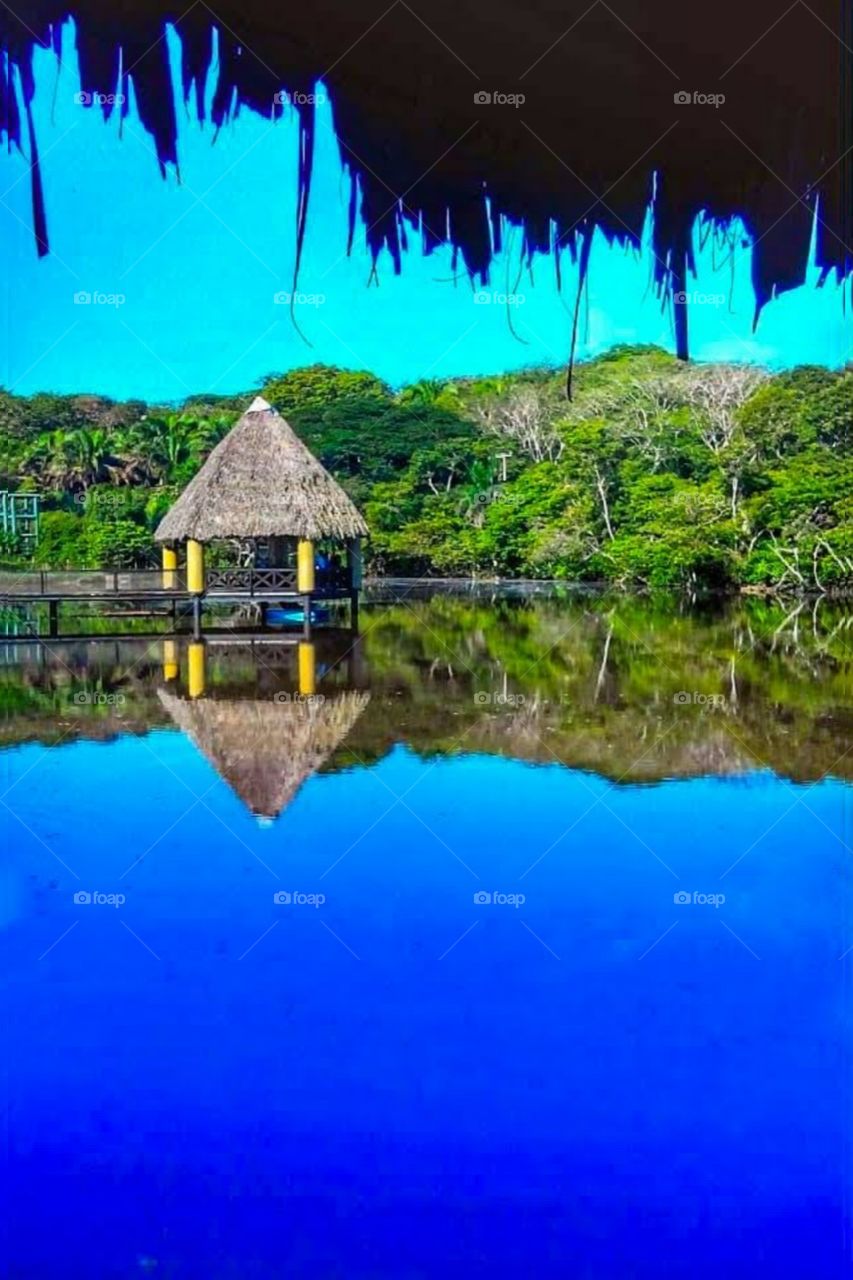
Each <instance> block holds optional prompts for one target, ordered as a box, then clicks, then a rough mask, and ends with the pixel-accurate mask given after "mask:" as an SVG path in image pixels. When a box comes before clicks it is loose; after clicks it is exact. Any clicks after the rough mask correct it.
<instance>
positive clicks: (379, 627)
mask: <svg viewBox="0 0 853 1280" xmlns="http://www.w3.org/2000/svg"><path fill="white" fill-rule="evenodd" d="M364 617H365V625H364V634H363V640H362V644H363V649H364V657H365V668H366V673H367V680H368V684H369V688H370V691H371V700H370V704H369V706H368V707H367V709H366V710H365V712H364V714H363V716H362V717H361V719H360V720H359V721H358V724H357V725H356V726H355V728H354V729H353V732H352V733H351V734H350V736H349V738H348V739H347V742H346V744H345V745H344V746H343V747H342V748H341V749H340V750H339V751H338V752H337V753H336V754H335V756H333V757H332V759H331V760H330V761H329V762H328V764H327V765H325V766H324V768H326V769H335V768H340V767H342V766H346V765H353V766H355V767H359V766H360V765H361V764H362V763H364V762H369V761H371V760H375V759H378V758H381V757H382V756H383V755H384V754H385V753H386V752H387V751H388V750H390V749H391V748H392V747H393V746H394V745H395V744H397V743H400V742H403V743H407V744H408V745H410V746H411V747H412V749H413V750H415V751H417V752H419V753H421V754H423V755H425V756H430V755H433V754H435V755H441V754H460V753H463V752H471V751H480V752H485V753H490V754H496V755H501V756H505V757H508V758H516V759H522V760H526V761H530V762H535V763H541V764H554V763H556V762H560V763H562V764H565V765H569V766H572V767H578V768H586V769H592V770H595V771H597V772H600V773H602V774H605V775H606V776H608V777H610V778H613V779H620V780H621V779H624V780H625V781H626V782H632V781H633V782H638V781H656V780H659V779H662V778H665V777H690V776H695V775H698V774H703V773H710V774H721V775H722V774H732V773H741V772H746V771H748V770H751V769H757V768H761V767H765V766H769V767H771V768H773V769H774V770H776V771H777V772H779V773H780V774H784V775H787V776H791V777H794V778H802V779H812V778H816V777H819V776H821V775H822V774H823V773H825V772H831V773H835V774H837V775H838V776H843V777H851V776H853V753H851V755H848V756H846V757H845V756H843V755H842V753H843V752H844V751H845V749H846V746H847V744H848V742H849V741H851V740H853V739H851V730H853V712H851V710H850V708H851V706H853V697H851V694H853V689H851V683H853V682H852V681H851V670H852V669H853V668H852V667H851V638H853V637H852V636H851V633H853V612H851V611H849V610H846V611H845V610H844V609H842V608H841V607H840V606H836V605H833V604H831V603H830V602H828V601H826V600H824V601H822V602H819V603H818V604H814V605H812V604H807V603H805V602H801V603H799V604H798V605H797V606H796V607H795V608H792V607H791V606H790V602H786V603H785V604H784V605H780V604H777V603H774V602H773V601H769V600H765V599H763V598H762V599H758V598H756V599H749V600H746V601H742V602H738V603H736V604H733V605H729V606H726V607H725V608H723V609H721V610H718V611H708V612H704V613H702V612H697V611H692V612H691V611H687V610H682V609H678V608H674V607H673V605H672V603H671V602H666V603H656V602H655V601H653V600H650V599H637V598H625V597H622V596H620V597H618V598H614V597H611V598H600V597H593V596H589V597H585V598H582V599H578V598H577V597H575V598H567V599H565V600H563V601H559V600H556V599H539V600H518V601H510V600H507V599H497V600H488V599H480V598H477V597H476V596H465V597H447V596H444V597H441V596H436V597H434V598H432V599H429V600H409V598H408V597H407V598H406V600H405V601H404V602H402V603H397V604H392V605H390V606H388V607H382V608H376V609H367V610H365V615H364ZM107 648H108V646H104V651H106V649H107ZM224 652H227V654H228V655H229V656H228V657H227V660H226V658H225V657H224V656H223V657H219V658H216V659H215V660H213V659H212V660H211V669H210V673H209V675H210V679H209V684H210V687H211V689H212V690H213V691H214V695H216V694H217V693H221V692H222V690H223V689H227V690H228V691H229V695H233V696H241V693H242V696H255V697H257V696H272V695H271V690H272V689H273V688H274V687H278V686H277V685H276V681H277V680H278V679H279V675H278V674H277V673H276V672H274V671H272V670H271V669H269V664H268V663H266V664H265V662H260V661H257V660H256V659H255V657H253V656H252V655H242V656H239V657H238V655H237V654H236V653H234V652H232V650H231V649H228V650H226V651H224ZM137 656H138V655H137ZM155 658H156V655H153V656H150V657H149V659H148V661H147V662H144V663H141V664H140V665H135V664H134V662H133V660H132V658H131V657H129V656H128V655H121V661H119V658H118V657H117V656H115V655H114V656H113V657H112V659H108V658H107V657H106V656H104V657H103V658H102V660H101V662H102V665H101V666H100V667H98V668H96V667H95V666H94V665H93V663H94V659H93V658H92V656H91V654H90V655H89V656H88V657H85V656H81V660H80V664H79V665H78V664H69V665H70V666H71V667H72V669H70V670H69V669H68V668H67V667H66V668H63V667H61V666H60V667H58V668H57V669H56V670H49V671H46V672H45V673H43V674H42V675H38V674H35V673H32V672H31V673H30V674H29V675H27V676H26V677H24V676H21V675H20V674H15V673H14V672H13V671H11V670H10V671H8V672H7V673H6V674H5V675H4V676H3V678H2V680H0V736H2V740H3V741H4V742H6V743H10V742H16V741H22V740H25V739H27V738H41V740H43V741H56V740H58V739H59V738H60V737H63V740H64V741H69V740H72V739H73V738H74V737H76V736H81V735H88V736H105V735H106V734H109V733H125V732H140V731H144V730H145V729H146V728H150V727H153V726H155V725H159V724H161V723H162V720H163V716H162V710H161V708H160V706H159V703H158V701H157V698H156V692H155V690H156V681H157V679H158V668H157V667H156V666H154V665H153V663H154V661H155ZM128 672H130V674H128ZM323 679H324V680H326V681H327V682H337V687H341V688H344V687H346V682H345V677H344V673H343V671H338V672H336V671H335V670H332V671H330V672H329V673H328V674H326V675H324V677H323ZM86 688H90V689H91V688H100V689H104V690H117V689H120V690H121V691H122V693H123V694H124V702H123V705H122V708H121V715H120V716H115V715H113V714H112V713H110V712H108V711H104V710H100V711H98V712H97V713H96V712H95V711H93V710H90V709H89V708H85V707H84V708H80V707H79V706H77V705H76V704H75V702H74V694H75V692H76V691H78V690H81V689H86ZM679 694H683V695H686V698H687V701H683V700H679V698H678V695H679ZM476 695H480V700H478V699H477V697H476ZM483 695H486V700H485V701H484V700H482V697H483ZM69 724H71V725H76V727H73V728H71V729H69V728H68V726H69ZM63 735H64V736H63Z"/></svg>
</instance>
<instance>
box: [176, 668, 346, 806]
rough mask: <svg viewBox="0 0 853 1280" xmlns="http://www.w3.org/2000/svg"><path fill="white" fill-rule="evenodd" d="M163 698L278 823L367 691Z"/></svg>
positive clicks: (217, 765) (246, 796)
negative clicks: (290, 696)
mask: <svg viewBox="0 0 853 1280" xmlns="http://www.w3.org/2000/svg"><path fill="white" fill-rule="evenodd" d="M158 696H159V698H160V701H161V703H162V704H163V706H164V708H165V709H166V711H167V712H168V713H169V715H170V716H171V718H172V720H173V721H174V722H175V724H176V725H177V727H178V728H179V729H180V730H181V732H182V733H185V734H186V735H187V737H188V738H190V739H191V740H192V742H193V743H194V744H195V746H196V747H197V749H198V750H199V751H200V752H201V754H202V755H203V756H204V757H205V758H206V759H207V761H208V762H209V763H210V764H211V765H212V766H213V768H214V769H215V770H216V772H217V773H218V774H219V775H220V777H221V778H223V779H224V781H225V782H227V783H228V785H229V786H230V787H231V789H232V791H234V792H236V794H237V795H238V796H239V797H240V799H241V800H242V801H243V804H244V805H246V807H247V808H248V809H250V810H251V812H252V813H254V814H255V815H256V816H257V817H259V818H275V817H277V816H278V815H279V814H280V813H281V811H282V809H284V807H285V806H286V805H288V804H289V803H290V802H291V800H293V798H294V797H295V795H296V793H297V792H298V791H299V789H300V787H302V785H303V784H304V783H305V782H307V780H308V779H309V778H310V777H311V776H312V775H313V774H314V773H316V772H317V770H318V769H320V768H321V767H322V766H323V765H324V764H325V763H326V761H327V760H328V759H329V757H330V756H331V755H332V754H333V752H334V751H336V750H337V748H338V747H339V746H340V745H341V743H342V742H343V741H344V739H345V738H346V736H347V734H348V733H349V732H350V730H351V729H352V728H353V725H354V724H355V722H356V721H357V720H358V718H359V716H360V715H361V713H362V712H363V711H364V708H365V707H366V706H367V704H368V702H369V701H370V694H369V693H368V692H366V691H361V690H345V691H342V692H340V693H336V694H332V695H330V696H328V697H325V698H309V699H297V698H293V699H291V700H289V701H284V702H281V701H278V700H276V699H275V698H270V699H267V700H266V701H262V700H260V699H236V698H229V699H216V698H198V699H196V700H195V701H190V700H189V699H186V698H180V697H178V696H177V694H174V693H171V692H169V691H168V690H167V689H160V690H158Z"/></svg>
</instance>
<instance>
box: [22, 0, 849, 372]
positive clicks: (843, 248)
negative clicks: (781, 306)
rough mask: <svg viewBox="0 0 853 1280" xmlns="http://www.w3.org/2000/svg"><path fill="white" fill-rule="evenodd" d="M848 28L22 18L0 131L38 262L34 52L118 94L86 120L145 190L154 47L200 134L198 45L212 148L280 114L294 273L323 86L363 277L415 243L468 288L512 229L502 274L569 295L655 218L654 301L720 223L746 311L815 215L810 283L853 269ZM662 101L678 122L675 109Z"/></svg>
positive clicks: (475, 12)
mask: <svg viewBox="0 0 853 1280" xmlns="http://www.w3.org/2000/svg"><path fill="white" fill-rule="evenodd" d="M15 7H18V6H15ZM850 9H851V6H850V5H849V3H848V0H809V4H808V5H806V4H805V3H802V2H801V0H797V2H796V3H794V4H793V5H792V6H791V7H790V8H787V7H786V5H785V4H784V3H780V0H750V2H749V3H748V4H744V3H743V2H742V0H714V2H713V3H708V4H698V3H690V2H689V0H613V3H605V0H595V2H594V3H593V4H592V5H590V4H589V0H559V2H555V0H525V3H524V4H522V3H519V2H517V0H516V2H514V3H507V2H506V0H503V2H496V0H452V3H451V2H450V0H413V2H412V3H411V4H410V3H408V0H394V2H393V3H392V4H391V5H390V7H389V6H388V4H387V3H386V0H346V3H344V0H312V3H311V4H310V5H291V4H287V5H285V4H282V3H276V2H273V0H217V3H216V5H215V6H213V7H211V6H208V5H207V4H206V3H204V0H197V2H196V3H194V4H192V5H191V6H185V5H184V4H183V3H181V4H179V5H177V6H175V5H171V4H168V3H164V2H163V0H135V3H134V4H133V5H132V6H121V5H115V4H107V3H104V2H103V0H101V2H100V3H94V0H79V2H78V3H76V4H72V5H66V4H62V3H51V2H50V0H32V3H28V5H27V7H26V13H25V14H23V11H21V12H22V14H23V16H24V17H25V19H26V21H25V22H22V21H21V20H20V19H18V18H16V17H15V16H14V15H13V14H12V12H11V9H9V8H7V7H5V6H4V7H3V8H2V10H0V41H2V44H3V47H4V48H5V49H6V50H7V51H8V57H7V59H6V60H5V65H4V67H3V73H4V76H5V93H4V94H3V100H2V107H0V109H2V112H3V115H2V119H0V127H2V130H3V131H4V132H5V134H6V135H7V137H8V138H9V139H11V140H12V141H13V142H14V143H15V144H17V145H19V146H21V148H22V149H23V150H24V151H25V152H26V153H27V154H28V155H29V156H30V158H31V161H32V166H31V167H32V184H33V198H34V210H35V213H34V224H35V234H36V240H37V244H38V247H39V250H40V252H47V251H48V248H49V237H48V227H47V223H46V218H45V210H44V207H43V199H42V192H41V176H40V172H39V165H38V149H37V142H38V140H37V138H36V137H35V134H34V130H33V125H32V113H31V102H32V97H33V92H34V85H33V77H32V53H33V48H34V45H35V43H36V42H37V41H38V42H41V43H43V44H45V45H49V44H51V43H53V44H54V45H55V47H57V48H58V45H59V34H58V24H61V23H62V22H63V21H64V20H66V19H67V18H68V17H73V19H74V20H75V22H76V24H77V39H78V55H79V63H80V73H81V78H82V87H83V89H84V91H86V92H88V93H90V94H92V95H94V94H96V93H98V94H105V95H110V94H116V93H123V94H124V97H125V103H124V106H123V107H119V108H110V106H109V104H105V105H104V107H103V109H104V111H105V112H109V111H110V110H111V109H119V110H124V111H126V110H127V103H128V98H129V94H128V87H129V86H128V77H129V78H130V80H132V82H133V91H134V94H135V97H136V101H137V104H138V108H139V112H140V115H141V118H142V122H143V124H144V125H145V126H146V128H147V129H148V130H149V131H150V133H151V135H152V137H153V139H154V141H155V144H156V148H157V153H158V155H159V158H160V163H161V167H162V168H163V170H164V172H165V170H166V167H167V166H169V165H177V164H178V163H179V156H178V153H177V130H176V112H177V111H178V110H183V104H180V103H176V102H175V101H174V96H173V91H172V83H171V78H170V73H169V65H168V59H167V48H166V42H165V40H164V39H163V35H164V30H165V27H164V24H165V23H166V22H170V23H173V24H174V26H175V29H176V30H177V33H178V35H179V37H180V40H181V44H182V73H183V94H184V97H185V99H186V100H187V101H188V102H189V103H190V105H191V109H192V110H194V111H196V112H198V113H199V114H201V115H203V113H204V105H203V96H204V95H203V84H204V80H205V77H206V75H207V72H208V70H209V68H210V66H211V62H212V58H213V50H214V36H213V28H214V27H216V29H217V31H218V40H219V50H218V60H219V80H218V84H217V87H216V91H215V94H214V97H213V106H212V113H211V114H212V125H213V126H214V128H216V127H218V126H220V125H221V124H222V123H223V122H224V121H225V120H227V119H228V118H229V117H230V116H231V115H232V114H233V111H234V109H235V105H236V104H237V103H240V104H244V105H246V106H248V107H250V108H251V109H253V110H255V111H257V112H259V113H261V114H263V115H265V116H268V117H274V116H275V115H277V114H280V113H281V112H282V111H284V110H290V109H291V107H292V109H295V110H296V111H297V112H298V114H299V118H300V126H301V143H300V156H299V172H298V174H297V175H295V177H296V180H297V181H298V183H299V192H300V199H299V203H298V215H297V220H298V225H297V227H296V230H295V233H296V237H297V262H298V250H299V248H300V247H301V243H302V236H303V234H304V227H305V218H306V215H307V208H308V200H309V193H310V184H311V168H312V157H313V143H314V121H315V110H316V107H315V104H314V103H313V102H312V101H311V95H312V92H313V91H314V89H315V87H316V85H317V83H318V81H319V80H321V79H322V81H323V83H324V84H325V86H326V89H327V90H328V92H329V93H330V95H331V102H332V108H333V112H334V121H335V127H336V130H337V134H338V137H339V140H340V144H341V153H342V158H343V161H344V163H345V164H346V165H347V166H348V168H349V171H350V174H351V177H352V199H351V203H350V228H351V234H352V230H353V229H354V227H355V225H356V222H357V219H358V217H359V216H361V218H363V220H364V224H365V225H366V227H367V237H368V241H369V244H370V247H371V249H372V251H373V253H374V255H376V254H378V252H379V251H380V249H382V248H383V247H387V249H388V250H389V251H390V253H391V255H392V257H393V260H394V262H395V264H396V265H397V267H398V268H399V264H400V254H401V249H402V248H404V247H405V243H406V236H407V234H409V235H411V234H412V231H413V229H416V233H417V234H419V235H422V237H423V241H424V244H425V247H426V248H427V249H428V250H429V249H432V248H434V247H435V246H436V245H437V244H439V243H444V242H447V241H449V242H450V243H452V244H453V246H454V247H455V248H456V249H457V250H458V251H459V253H460V255H461V258H462V261H463V263H464V266H465V268H466V269H467V271H468V272H469V273H471V275H472V276H475V277H477V276H479V277H482V278H485V277H486V275H487V273H488V269H489V264H490V260H491V258H492V255H493V253H494V251H495V250H497V249H498V248H499V247H500V238H501V219H502V217H506V218H508V219H509V220H510V221H511V222H513V223H515V224H517V225H519V226H523V229H524V230H523V242H521V248H522V252H523V253H526V254H529V253H530V252H532V251H535V250H543V251H549V250H550V251H551V252H552V253H553V254H554V257H555V260H556V263H557V270H558V271H559V259H560V251H561V250H562V249H563V248H567V249H568V250H569V251H570V253H571V255H572V257H573V258H577V257H579V258H580V263H581V268H582V272H581V275H582V277H583V274H584V272H585V269H586V263H587V260H588V252H589V243H590V238H591V234H592V231H593V229H594V228H595V227H598V228H600V229H601V230H603V231H604V232H605V233H606V234H607V235H608V236H610V237H612V238H613V239H616V240H618V241H621V242H623V243H633V244H637V243H638V242H639V238H640V235H641V231H642V227H643V221H644V218H645V216H646V213H647V210H648V207H649V203H650V201H651V200H652V198H653V211H654V251H655V255H656V256H655V275H656V280H657V284H658V287H659V288H661V289H663V290H667V289H671V288H674V290H675V292H676V294H677V293H678V292H679V291H680V290H681V289H682V288H683V286H684V284H685V282H686V278H687V275H688V273H689V271H690V268H691V265H692V261H691V228H692V227H693V224H694V220H695V219H696V217H697V216H698V215H700V214H705V215H707V216H708V217H710V218H711V219H712V220H714V221H716V222H717V224H718V225H722V224H725V223H726V222H728V221H729V220H731V219H733V218H734V217H736V216H738V215H740V216H742V217H743V219H744V221H745V223H746V225H747V228H748V231H749V233H750V235H751V236H752V237H753V238H754V240H755V242H756V243H755V252H754V268H753V278H754V286H755V295H756V305H757V309H758V308H760V307H761V305H763V303H764V302H766V301H767V300H768V299H769V298H770V297H771V296H772V295H773V293H774V292H779V291H782V290H785V289H789V288H792V287H794V286H796V285H799V284H801V283H802V282H803V280H804V277H805V269H806V265H807V261H808V255H809V246H810V236H811V234H812V230H813V227H814V218H815V211H816V210H817V214H818V221H817V225H816V239H817V256H818V262H819V263H820V265H821V267H822V268H823V270H824V272H829V271H830V270H832V269H835V270H836V271H838V272H839V273H841V274H845V275H846V274H847V273H848V272H849V269H850V266H851V251H850V249H849V248H848V247H847V246H849V245H850V242H851V209H850V206H851V170H852V169H853V166H851V157H850V154H849V153H848V152H849V148H850V147H851V143H853V130H851V122H850V118H851V91H850V82H851V62H853V34H851V27H853V21H851V17H850ZM48 91H49V89H47V88H46V89H45V92H48ZM282 91H283V92H284V94H285V95H287V96H288V100H289V102H290V105H284V104H283V103H282ZM679 92H683V93H686V94H688V95H690V98H691V101H690V102H689V103H684V104H679V103H677V102H676V101H675V95H676V94H677V93H679ZM478 93H481V94H482V93H486V94H490V95H491V96H492V101H491V103H489V104H486V103H477V102H476V101H475V95H476V94H478ZM697 93H698V94H700V95H704V96H705V97H706V98H709V97H711V96H714V97H716V98H718V96H719V95H724V98H725V101H724V102H719V101H718V103H717V105H710V104H709V103H708V102H707V101H705V102H702V101H694V100H693V95H694V94H697ZM497 94H503V95H518V94H523V95H524V99H525V101H524V103H523V104H522V105H516V106H513V105H510V104H509V103H507V102H497V101H495V98H496V95H497ZM94 109H98V108H97V107H96V108H94ZM45 163H49V159H46V161H45ZM655 174H656V175H657V178H656V180H655V179H654V177H653V175H655ZM229 180H231V181H242V180H245V179H244V178H243V177H241V175H240V174H237V175H236V176H235V177H234V178H231V179H229ZM269 194H270V193H267V197H269ZM674 310H675V317H676V332H677V338H678V345H679V350H680V352H681V354H686V346H687V332H686V323H687V321H686V307H684V306H683V305H681V303H680V302H678V300H676V306H675V308H674Z"/></svg>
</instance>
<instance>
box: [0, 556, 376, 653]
mask: <svg viewBox="0 0 853 1280" xmlns="http://www.w3.org/2000/svg"><path fill="white" fill-rule="evenodd" d="M335 600H348V601H349V602H350V621H351V625H352V626H356V625H357V620H358V596H357V593H354V592H353V590H352V588H351V586H350V583H349V580H345V579H344V578H343V577H340V578H339V577H337V576H336V575H332V574H330V575H328V576H327V577H326V578H325V579H324V578H322V577H321V578H319V579H318V581H316V582H315V584H314V588H313V590H312V591H311V592H310V593H306V592H302V591H299V590H298V589H297V581H296V573H295V571H290V570H288V569H225V570H221V571H216V570H212V571H209V572H208V574H207V577H206V581H205V589H204V591H201V592H192V591H189V590H188V589H187V585H186V579H185V577H184V575H183V573H181V572H179V571H178V570H163V569H132V570H123V569H117V570H103V569H85V570H54V569H36V570H30V571H24V572H20V573H18V572H11V571H0V608H5V609H9V608H15V607H20V606H26V605H46V606H47V609H48V634H49V635H50V636H52V637H55V636H57V635H58V634H59V608H60V605H69V604H77V605H80V604H95V605H103V604H115V605H118V606H119V607H120V609H121V611H122V613H123V614H124V616H130V614H129V611H130V610H132V609H133V608H134V607H136V609H137V610H138V612H137V614H136V616H143V617H145V616H147V617H152V618H154V617H157V616H161V617H169V618H171V619H173V620H174V621H177V620H178V619H179V618H182V617H190V618H192V620H193V629H194V630H196V631H197V630H199V628H200V626H201V616H202V611H203V609H204V608H205V607H208V606H211V605H214V606H216V605H222V606H229V605H234V606H239V605H246V604H256V605H258V606H260V609H261V611H262V616H263V614H264V613H265V611H266V608H267V607H268V606H271V605H282V606H285V607H287V606H290V607H295V608H299V609H301V610H302V611H303V613H304V615H305V618H306V620H310V614H311V610H312V608H314V607H315V606H317V605H321V604H326V603H328V602H330V601H335Z"/></svg>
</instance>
